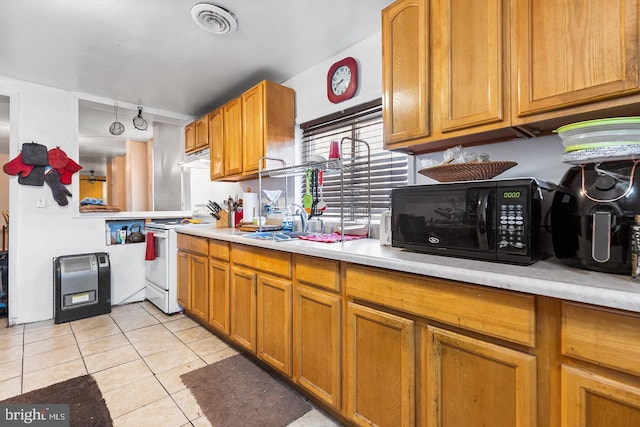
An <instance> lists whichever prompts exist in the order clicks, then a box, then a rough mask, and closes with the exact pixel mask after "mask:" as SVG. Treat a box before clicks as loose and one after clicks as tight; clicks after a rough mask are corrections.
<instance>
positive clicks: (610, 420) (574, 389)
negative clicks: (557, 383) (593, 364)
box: [561, 365, 640, 427]
mask: <svg viewBox="0 0 640 427" xmlns="http://www.w3.org/2000/svg"><path fill="white" fill-rule="evenodd" d="M561 396H562V411H561V412H562V417H563V419H562V425H563V426H567V427H574V426H575V427H587V426H589V427H623V426H624V427H627V426H628V427H631V426H640V388H639V387H638V384H637V383H636V384H630V383H626V382H623V381H620V380H616V379H613V378H609V377H606V376H603V375H600V374H596V373H594V372H590V371H588V370H584V369H579V368H574V367H571V366H566V365H563V366H562V394H561Z"/></svg>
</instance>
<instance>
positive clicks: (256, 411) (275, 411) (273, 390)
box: [180, 354, 311, 427]
mask: <svg viewBox="0 0 640 427" xmlns="http://www.w3.org/2000/svg"><path fill="white" fill-rule="evenodd" d="M180 378H182V382H183V383H184V384H185V385H186V386H187V388H188V389H189V390H190V391H191V393H192V394H193V396H194V397H195V398H196V400H197V401H198V404H199V405H200V408H201V409H202V411H203V412H204V414H205V415H206V416H207V419H208V420H209V422H210V423H211V425H213V426H214V427H216V426H220V427H228V426H243V427H284V426H286V425H288V424H289V423H291V422H292V421H295V420H296V419H298V418H300V417H301V416H302V415H304V414H306V413H307V412H308V411H309V410H311V405H309V403H307V402H306V401H305V400H304V399H303V398H302V396H300V395H299V394H297V393H296V392H295V391H293V390H292V389H291V388H289V387H288V386H287V385H285V384H282V383H281V382H280V381H278V380H277V379H275V378H274V377H272V376H271V375H269V374H268V373H267V372H266V371H263V370H262V369H260V368H259V367H258V366H257V365H256V364H255V363H253V362H251V361H250V360H249V359H247V358H246V357H245V356H243V355H241V354H238V355H235V356H232V357H230V358H228V359H224V360H221V361H220V362H217V363H214V364H213V365H209V366H205V367H204V368H200V369H197V370H195V371H192V372H189V373H186V374H183V375H182V376H181V377H180Z"/></svg>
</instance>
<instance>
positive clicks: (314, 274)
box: [295, 255, 340, 292]
mask: <svg viewBox="0 0 640 427" xmlns="http://www.w3.org/2000/svg"><path fill="white" fill-rule="evenodd" d="M295 260H296V279H297V280H298V282H301V283H307V284H310V285H314V286H317V287H320V288H324V289H329V290H331V291H335V292H340V263H339V262H338V261H334V260H329V259H322V258H314V257H309V256H304V255H296V257H295Z"/></svg>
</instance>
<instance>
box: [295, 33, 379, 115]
mask: <svg viewBox="0 0 640 427" xmlns="http://www.w3.org/2000/svg"><path fill="white" fill-rule="evenodd" d="M381 46H382V41H381V33H379V32H378V33H376V34H374V35H373V36H370V37H368V38H366V39H364V40H363V41H361V42H360V43H357V44H355V45H353V46H352V47H350V48H348V49H346V50H344V51H342V52H340V53H339V54H337V55H335V56H334V57H331V58H328V59H327V60H325V61H322V62H320V63H319V64H317V65H315V66H313V67H311V68H309V69H308V70H306V71H304V72H302V73H300V74H298V75H297V76H294V77H293V78H291V79H289V80H287V81H285V82H284V83H283V85H285V86H288V87H290V88H292V89H294V90H295V92H296V123H298V124H300V123H304V122H306V121H309V120H312V119H317V118H318V117H322V116H326V115H327V114H331V113H335V112H336V111H341V110H345V109H347V108H349V107H353V106H356V105H359V104H363V103H365V102H367V101H372V100H374V99H377V98H380V97H381V96H382V47H381ZM347 56H352V57H353V58H355V60H356V62H357V63H358V74H359V76H360V78H359V80H360V84H359V86H358V90H357V91H356V94H355V95H354V97H353V98H351V99H349V100H347V101H344V102H341V103H339V104H332V103H331V102H329V99H328V98H327V83H326V82H327V72H328V71H329V68H330V67H331V65H332V64H333V63H335V62H337V61H339V60H341V59H343V58H345V57H347Z"/></svg>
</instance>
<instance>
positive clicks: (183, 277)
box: [178, 251, 191, 310]
mask: <svg viewBox="0 0 640 427" xmlns="http://www.w3.org/2000/svg"><path fill="white" fill-rule="evenodd" d="M190 282H191V264H190V262H189V254H188V253H187V252H183V251H178V303H179V304H180V305H181V306H182V308H184V309H185V310H191V292H190V290H189V289H190V286H189V284H190Z"/></svg>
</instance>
